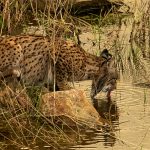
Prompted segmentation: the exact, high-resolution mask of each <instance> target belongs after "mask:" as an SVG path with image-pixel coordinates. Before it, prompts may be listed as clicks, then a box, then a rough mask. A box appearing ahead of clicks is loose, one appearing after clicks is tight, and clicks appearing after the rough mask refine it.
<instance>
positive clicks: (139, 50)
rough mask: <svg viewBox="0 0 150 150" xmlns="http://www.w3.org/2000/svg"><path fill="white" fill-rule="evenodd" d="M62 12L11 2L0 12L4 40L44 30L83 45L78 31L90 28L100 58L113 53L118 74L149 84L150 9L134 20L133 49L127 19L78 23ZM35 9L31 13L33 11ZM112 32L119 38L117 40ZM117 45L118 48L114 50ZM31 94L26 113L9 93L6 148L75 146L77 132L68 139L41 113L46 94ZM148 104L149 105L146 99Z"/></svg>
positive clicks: (3, 111) (4, 112) (3, 113)
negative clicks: (28, 29) (102, 53)
mask: <svg viewBox="0 0 150 150" xmlns="http://www.w3.org/2000/svg"><path fill="white" fill-rule="evenodd" d="M64 2H65V1H64ZM59 6H63V4H62V3H58V4H53V7H52V6H50V5H46V6H45V7H44V10H43V11H39V10H38V9H37V7H36V5H34V4H33V3H31V1H30V0H27V1H26V3H23V4H20V3H19V1H17V0H14V1H12V2H11V3H9V0H6V3H5V4H4V7H3V11H2V12H0V28H1V30H0V34H1V35H4V34H12V35H13V34H18V33H21V32H22V30H23V28H24V27H28V26H29V25H31V24H32V25H34V26H35V25H36V26H38V27H40V26H43V27H44V29H45V31H46V35H48V36H50V37H52V38H55V37H56V36H62V37H64V38H72V39H74V40H76V42H77V43H78V42H79V39H78V38H79V34H80V33H79V30H78V29H82V28H85V29H86V28H88V29H89V28H90V29H91V32H92V33H93V35H94V42H95V45H97V51H96V52H95V54H96V55H98V54H99V50H102V48H103V47H108V48H109V49H110V50H111V51H112V52H113V54H115V58H116V62H117V65H118V68H119V69H120V70H121V72H122V73H123V74H125V75H126V73H127V74H131V75H133V78H134V79H135V77H136V76H137V75H138V77H137V78H139V76H140V78H141V76H142V79H143V78H144V80H145V82H147V81H149V80H150V79H149V77H148V74H147V66H146V65H145V60H148V61H149V58H150V26H149V25H150V17H149V14H150V4H149V3H147V4H143V6H144V8H147V11H146V12H145V10H146V9H143V12H142V10H141V18H140V17H139V18H140V19H138V20H137V18H136V17H135V16H137V14H136V12H137V11H135V13H134V14H133V15H132V16H130V17H131V18H132V22H131V30H130V33H129V35H130V38H129V40H130V46H127V47H126V46H125V44H124V42H125V34H123V36H122V38H120V33H121V32H122V30H123V31H125V30H126V29H127V26H125V27H124V28H121V27H122V22H123V23H124V24H126V23H127V24H128V23H129V22H128V20H127V19H128V15H127V14H115V13H110V12H108V13H107V14H105V16H102V15H101V14H98V15H97V14H96V15H95V14H90V15H88V16H82V17H79V16H78V17H76V16H71V15H70V12H68V7H65V8H64V10H63V11H62V10H61V9H60V10H59ZM29 7H30V11H29V10H28V8H29ZM52 8H53V10H52ZM141 8H142V7H141ZM135 9H138V8H135ZM111 26H113V27H114V28H113V29H112V30H111V31H110V32H107V33H110V37H109V39H108V42H107V43H106V44H105V45H104V46H103V42H105V41H103V34H106V32H105V31H106V30H104V29H106V28H109V29H110V27H111ZM111 32H113V33H112V34H111ZM97 35H98V36H97ZM105 40H107V39H105ZM111 40H112V44H110V43H111ZM135 45H136V46H135ZM143 62H144V63H143ZM137 78H136V80H137ZM25 90H26V89H25ZM22 92H23V91H22ZM27 93H28V95H26V94H22V95H23V96H22V98H24V96H25V98H27V99H28V97H26V96H29V97H30V98H29V99H32V103H31V106H30V109H28V107H26V106H27V104H26V103H24V105H23V104H21V105H20V103H19V102H18V99H17V97H19V96H18V95H16V96H13V98H12V93H11V92H10V91H9V90H8V93H7V97H5V98H4V99H3V100H2V101H4V103H5V101H6V99H7V101H8V102H9V103H7V107H6V106H4V105H3V104H1V105H2V106H1V108H0V118H1V120H2V121H1V125H0V127H3V128H2V129H1V131H2V132H0V136H1V137H3V138H4V140H3V142H6V144H8V145H7V146H9V144H12V145H13V146H14V148H16V149H17V148H25V147H27V148H31V147H34V146H36V145H37V143H38V144H39V143H42V144H41V145H44V144H46V145H47V146H50V147H53V148H54V149H58V148H59V147H61V146H62V143H67V144H68V143H69V144H72V143H74V141H73V140H74V139H73V138H72V137H71V135H69V134H70V133H71V132H70V133H69V134H67V133H65V131H64V130H63V129H62V128H61V127H59V126H57V125H56V124H54V122H53V120H51V119H47V118H46V117H45V116H43V115H42V114H41V113H39V111H38V109H37V108H38V101H39V100H40V96H41V93H42V92H41V89H40V88H39V87H38V88H37V87H36V88H35V87H33V88H30V89H29V90H27ZM2 101H1V102H2ZM144 103H146V97H145V94H144ZM22 106H24V107H22ZM70 130H71V131H72V133H75V134H76V135H78V136H80V133H78V132H76V131H75V130H74V129H70ZM7 133H8V136H7ZM0 144H1V143H0ZM64 145H65V144H64ZM7 146H6V145H5V144H2V146H1V145H0V148H1V149H3V148H4V147H7Z"/></svg>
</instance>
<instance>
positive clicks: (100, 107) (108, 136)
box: [93, 99, 119, 147]
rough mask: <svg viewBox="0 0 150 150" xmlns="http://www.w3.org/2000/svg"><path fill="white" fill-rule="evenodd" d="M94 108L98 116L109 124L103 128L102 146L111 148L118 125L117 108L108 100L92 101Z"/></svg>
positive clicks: (114, 103)
mask: <svg viewBox="0 0 150 150" xmlns="http://www.w3.org/2000/svg"><path fill="white" fill-rule="evenodd" d="M93 102H94V107H95V109H96V110H97V112H98V113H99V115H100V116H101V117H102V118H103V119H104V120H105V121H106V122H109V124H110V126H107V127H104V133H103V134H102V135H103V138H104V145H105V146H106V147H107V146H111V147H113V146H114V144H115V142H116V138H115V131H117V128H118V125H119V113H118V107H117V104H116V102H115V101H112V100H108V99H94V100H93Z"/></svg>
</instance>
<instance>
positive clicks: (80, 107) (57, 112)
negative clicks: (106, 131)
mask: <svg viewBox="0 0 150 150" xmlns="http://www.w3.org/2000/svg"><path fill="white" fill-rule="evenodd" d="M39 110H40V112H41V113H42V114H43V115H44V116H46V117H53V118H54V119H55V121H56V122H58V123H60V122H61V123H62V124H65V125H68V126H76V125H81V126H88V127H92V128H93V127H95V126H101V125H103V123H104V122H103V119H102V118H100V116H99V114H98V112H97V111H96V110H95V108H94V107H93V104H92V103H91V102H90V101H88V100H87V99H86V96H85V93H84V91H82V90H75V89H72V90H68V91H58V92H52V93H46V94H44V95H43V96H42V98H41V101H40V105H39ZM56 118H57V119H56Z"/></svg>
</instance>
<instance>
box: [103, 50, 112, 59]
mask: <svg viewBox="0 0 150 150" xmlns="http://www.w3.org/2000/svg"><path fill="white" fill-rule="evenodd" d="M100 56H101V57H103V58H105V59H107V60H109V59H111V58H112V55H111V54H110V53H109V52H108V50H107V49H104V50H103V51H102V52H101V54H100Z"/></svg>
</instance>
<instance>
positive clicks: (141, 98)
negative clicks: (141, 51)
mask: <svg viewBox="0 0 150 150" xmlns="http://www.w3.org/2000/svg"><path fill="white" fill-rule="evenodd" d="M83 85H85V83H84V84H83ZM98 99H99V100H98V101H99V102H98V103H99V107H98V111H99V112H100V113H101V115H104V114H105V115H104V116H106V118H107V119H110V120H112V130H111V131H108V132H107V131H105V133H103V132H101V131H92V130H87V131H85V137H84V138H83V140H82V142H81V143H80V144H77V145H75V146H72V147H70V148H69V149H71V150H99V149H106V150H112V149H113V150H127V149H128V150H130V149H131V150H132V149H136V150H141V149H142V150H146V149H147V150H148V149H150V89H149V88H145V87H138V86H134V85H132V83H128V82H121V81H120V82H118V86H117V90H116V91H114V92H113V93H112V100H113V102H112V103H111V104H108V103H107V101H106V99H105V95H103V94H100V95H99V96H98ZM108 116H110V117H108Z"/></svg>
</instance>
